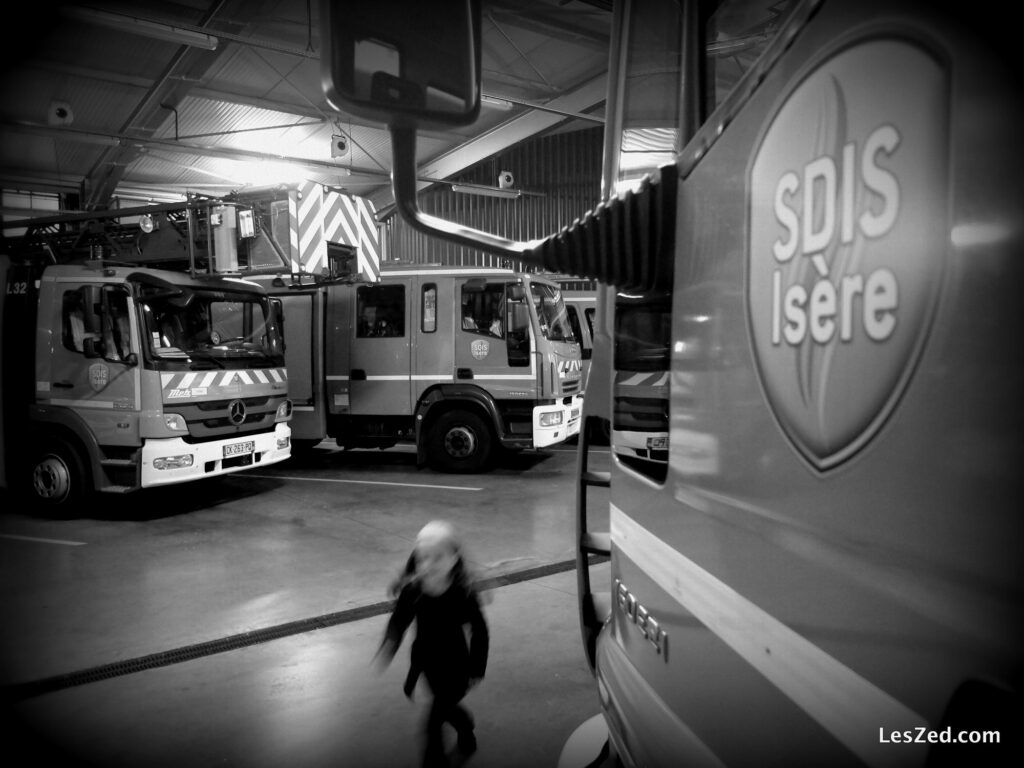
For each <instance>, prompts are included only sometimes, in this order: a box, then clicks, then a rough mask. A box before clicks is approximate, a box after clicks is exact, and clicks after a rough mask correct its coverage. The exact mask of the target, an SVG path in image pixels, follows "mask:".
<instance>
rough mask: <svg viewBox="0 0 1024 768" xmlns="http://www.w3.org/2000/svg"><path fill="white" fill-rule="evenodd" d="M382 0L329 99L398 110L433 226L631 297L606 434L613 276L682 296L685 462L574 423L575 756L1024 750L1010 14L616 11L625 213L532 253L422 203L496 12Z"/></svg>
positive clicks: (410, 176)
mask: <svg viewBox="0 0 1024 768" xmlns="http://www.w3.org/2000/svg"><path fill="white" fill-rule="evenodd" d="M328 5H329V4H325V8H327V7H328ZM387 5H388V4H387V3H384V2H378V3H375V4H373V5H372V6H367V7H365V8H361V9H360V12H359V13H358V14H346V16H345V17H344V18H343V19H342V18H338V19H332V18H331V15H330V11H329V10H327V11H326V12H325V19H326V21H327V24H326V28H325V32H324V34H325V39H324V46H325V50H326V55H324V56H323V57H322V59H321V61H322V65H323V80H324V85H325V93H326V96H327V98H328V100H329V101H330V102H331V103H332V104H335V105H336V106H337V107H338V108H339V109H343V110H347V111H349V112H350V113H353V114H358V115H361V116H366V117H373V118H374V119H378V120H384V121H386V122H387V123H388V125H389V127H390V130H391V135H392V145H393V149H394V152H393V158H394V168H393V173H392V182H393V188H394V190H395V195H396V200H397V201H398V209H399V211H400V213H401V214H402V215H403V216H404V217H406V219H407V220H408V221H410V222H411V223H412V224H413V226H415V227H417V228H418V229H420V230H422V231H424V232H432V233H434V234H435V235H437V236H439V237H445V238H448V239H449V240H453V241H455V242H460V243H473V244H476V246H477V247H481V248H487V249H488V250H490V251H492V252H494V253H498V254H515V255H516V256H517V257H518V258H523V259H525V260H526V261H527V262H528V263H532V264H538V265H541V266H543V267H545V268H547V269H550V270H551V271H556V272H565V273H569V274H578V275H581V276H584V277H591V278H596V279H598V280H600V281H601V282H602V283H604V284H606V285H608V286H611V287H609V288H608V290H607V291H604V292H603V295H602V296H603V297H602V298H600V299H599V302H598V319H599V323H598V336H597V339H596V340H595V347H594V349H595V354H594V359H593V367H592V369H591V377H590V382H589V383H588V386H587V398H586V418H587V419H588V420H589V419H590V418H604V419H608V418H611V411H612V408H611V398H612V382H613V380H614V377H615V376H616V374H617V371H616V368H615V365H616V363H615V358H614V356H613V355H611V354H607V355H604V354H603V350H610V349H611V347H612V341H613V339H611V338H604V339H603V338H602V334H604V333H605V332H606V331H607V333H608V334H615V333H616V332H617V331H619V330H620V329H622V328H623V327H624V326H622V325H619V324H616V323H615V322H614V318H611V319H609V320H608V321H607V323H602V322H600V320H601V318H602V316H604V313H612V314H614V313H616V312H618V311H619V308H620V307H619V303H618V302H617V301H616V300H615V298H614V292H616V291H617V292H622V291H628V292H629V293H630V295H631V296H633V297H635V298H634V299H633V302H634V304H635V305H642V304H644V303H647V304H649V305H650V306H652V307H655V306H658V305H659V304H661V303H662V302H663V296H664V293H665V292H666V291H667V292H668V304H669V305H670V306H671V316H670V334H669V336H668V344H667V348H666V349H665V350H664V351H665V354H666V355H667V370H668V382H667V383H668V393H667V397H668V404H669V413H668V432H669V442H668V455H667V462H666V464H665V467H664V470H657V471H656V469H655V468H654V467H652V466H649V465H647V466H645V465H637V464H635V463H630V462H625V461H622V460H621V459H620V457H619V455H618V454H617V453H616V452H615V451H614V450H613V452H612V460H611V465H610V468H609V471H608V472H598V471H592V470H590V468H589V463H588V462H589V458H590V457H589V452H588V446H587V445H586V444H585V443H584V440H585V438H581V446H580V452H579V456H580V462H579V468H578V486H577V487H578V490H579V492H578V494H577V533H578V536H577V545H578V556H577V563H578V585H579V594H578V598H579V616H580V625H581V639H582V642H583V648H584V652H585V657H586V659H587V662H588V664H589V665H590V667H591V669H592V670H593V673H594V676H595V688H596V696H597V700H598V701H599V704H600V709H601V714H600V716H598V717H597V718H596V719H595V720H592V721H588V722H587V723H585V724H583V725H582V726H581V728H580V730H579V731H578V732H577V733H575V734H573V736H572V737H571V738H570V739H569V741H568V742H567V744H566V748H565V750H564V751H563V753H562V760H561V761H560V762H561V763H562V765H566V766H567V765H573V764H577V765H582V764H596V763H598V762H600V761H602V760H604V761H606V762H607V763H609V764H617V765H625V766H641V765H642V766H660V765H681V764H688V765H689V764H692V765H714V766H722V765H741V766H747V765H758V766H763V765H772V766H775V765H778V766H792V765H865V764H866V765H892V766H902V765H915V766H921V765H966V764H985V765H1013V764H1016V763H1017V762H1018V761H1019V760H1020V758H1021V751H1022V750H1021V731H1020V723H1021V712H1022V702H1021V684H1022V670H1024V664H1022V662H1024V653H1022V649H1024V643H1022V642H1021V640H1022V638H1021V628H1022V627H1024V616H1022V612H1024V601H1022V599H1021V596H1022V595H1024V580H1022V575H1021V574H1022V571H1021V568H1020V543H1021V541H1022V540H1024V537H1022V533H1024V531H1022V525H1024V524H1022V518H1021V516H1020V513H1019V502H1020V497H1021V483H1020V479H1019V477H1020V458H1021V455H1022V447H1024V446H1022V436H1024V430H1022V426H1024V424H1022V409H1021V408H1020V393H1021V392H1022V391H1024V359H1022V358H1021V356H1020V354H1019V351H1018V350H1017V348H1016V347H1015V346H1014V344H1013V340H1014V339H1016V338H1017V336H1016V334H1017V333H1019V331H1020V309H1019V301H1020V295H1021V289H1022V279H1021V278H1022V271H1024V253H1022V247H1024V243H1022V237H1024V230H1022V228H1021V221H1024V177H1022V175H1021V169H1022V168H1024V163H1022V162H1021V161H1022V147H1021V144H1020V142H1019V140H1018V138H1017V137H1018V133H1019V126H1020V125H1021V124H1022V121H1021V118H1022V115H1021V102H1020V99H1019V93H1020V89H1019V78H1018V75H1017V68H1016V67H1015V66H1014V63H1015V62H1014V61H1012V59H1013V58H1014V57H1013V53H1014V51H1015V49H1014V47H1013V40H1012V37H1011V34H1012V32H1011V30H1012V29H1013V27H1012V25H1007V21H1006V19H1004V18H1001V14H999V13H998V12H997V11H996V9H995V8H994V7H990V6H987V5H981V6H979V5H977V4H974V5H962V6H960V5H954V4H946V3H937V4H932V3H914V2H900V1H897V0H886V1H885V2H880V1H876V0H792V1H791V2H776V1H775V0H771V1H767V0H764V1H762V0H725V2H682V3H676V2H658V1H657V0H636V1H635V2H631V1H630V0H621V1H619V2H615V3H613V11H612V34H611V55H610V58H609V62H610V70H609V74H608V83H609V89H608V98H607V103H606V106H605V114H606V142H605V148H606V151H605V165H604V173H603V179H604V184H605V185H606V188H605V200H604V202H603V203H601V204H600V205H599V206H598V207H597V208H596V209H594V210H593V211H592V212H591V213H590V214H588V215H586V216H584V217H582V218H581V219H580V220H578V221H577V222H575V223H574V224H573V225H571V226H569V227H567V228H565V229H564V230H562V231H561V232H558V233H554V234H553V235H552V236H551V237H549V238H546V239H544V240H540V241H531V242H528V243H521V242H515V241H508V240H506V239H504V238H499V237H496V236H494V235H492V234H490V233H482V232H479V231H476V230H472V229H469V228H466V227H463V226H459V225H456V224H454V223H452V222H446V221H439V220H437V219H436V217H432V216H429V215H427V214H426V213H424V212H423V211H421V210H420V209H419V208H418V206H417V204H416V200H415V135H416V130H417V128H418V127H419V126H438V125H458V124H467V123H472V121H473V120H474V119H475V117H476V115H477V110H478V109H479V94H480V89H479V83H480V80H479V71H480V70H479V66H478V64H479V61H480V59H479V47H478V43H479V18H480V8H479V5H478V4H477V3H476V2H472V1H469V2H465V3H461V4H452V5H453V7H452V8H451V9H450V10H448V11H446V13H448V14H449V17H448V18H446V19H444V21H445V23H444V24H443V28H444V29H446V30H447V31H448V32H447V34H448V37H449V38H450V39H446V40H444V41H443V45H436V46H434V45H427V44H426V43H423V44H421V45H419V46H417V44H416V40H417V38H416V35H417V30H416V29H415V28H414V26H413V25H407V26H398V27H397V28H396V25H395V24H394V18H397V16H394V15H393V13H394V11H393V9H390V8H388V7H387ZM456 6H457V7H456ZM432 10H433V9H432ZM332 22H333V23H332ZM375 47H377V48H385V49H387V50H388V51H391V52H394V57H395V58H396V59H400V60H401V62H400V63H401V66H398V65H397V63H396V65H395V66H394V67H385V68H381V67H380V62H382V61H384V59H383V58H381V57H380V56H377V57H374V56H370V55H368V50H369V51H372V49H374V48H375ZM442 52H446V53H447V57H446V58H445V60H444V61H443V62H441V61H438V58H439V57H441V56H442ZM442 96H443V97H444V98H442ZM602 381H603V382H604V383H603V384H602V383H601V382H602ZM581 435H583V436H585V435H586V429H583V430H581ZM695 443H696V444H697V446H698V447H699V448H700V452H702V453H703V454H704V455H703V457H702V458H701V459H700V460H696V459H695V458H694V457H695V455H697V453H695V449H694V445H695ZM613 448H614V445H613ZM599 488H605V489H607V497H608V498H609V502H608V504H607V508H604V509H598V508H597V505H594V504H591V502H590V499H591V498H592V497H591V495H589V492H590V491H593V490H596V489H599ZM593 498H604V495H602V496H597V495H596V494H595V495H594V496H593ZM602 506H603V505H602ZM588 507H593V508H591V509H588ZM597 512H602V513H606V514H607V520H608V526H607V528H604V527H601V528H600V529H596V528H595V527H594V526H592V525H591V522H592V521H599V520H600V518H601V517H603V515H597V514H591V513H597ZM597 525H598V526H603V521H599V522H597ZM595 556H602V557H597V558H595ZM605 557H607V558H610V559H609V560H607V561H605V560H604V558H605ZM595 560H599V561H600V562H595ZM595 568H600V569H606V573H605V571H601V572H600V575H599V576H598V575H593V574H592V571H594V569H595ZM595 573H596V572H595Z"/></svg>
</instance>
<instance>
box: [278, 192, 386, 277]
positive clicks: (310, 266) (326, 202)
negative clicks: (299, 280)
mask: <svg viewBox="0 0 1024 768" xmlns="http://www.w3.org/2000/svg"><path fill="white" fill-rule="evenodd" d="M292 200H293V201H294V212H293V216H292V241H293V245H294V246H295V249H294V251H293V253H298V254H299V260H298V263H293V264H292V269H293V270H295V271H303V272H307V273H309V272H319V271H320V270H321V269H323V268H324V267H325V266H326V264H327V243H328V242H332V243H341V244H343V245H351V246H354V247H355V248H356V251H357V254H358V265H359V267H358V268H359V273H360V274H361V275H363V276H364V277H366V278H367V279H370V280H378V279H380V249H381V239H380V228H379V227H378V226H377V222H376V220H375V219H374V210H373V204H372V203H370V201H368V200H365V199H363V198H361V197H351V196H349V195H344V194H341V193H339V192H334V191H331V190H325V189H324V187H323V186H321V185H320V184H316V183H305V184H300V185H299V186H298V188H297V190H296V191H295V192H293V193H292Z"/></svg>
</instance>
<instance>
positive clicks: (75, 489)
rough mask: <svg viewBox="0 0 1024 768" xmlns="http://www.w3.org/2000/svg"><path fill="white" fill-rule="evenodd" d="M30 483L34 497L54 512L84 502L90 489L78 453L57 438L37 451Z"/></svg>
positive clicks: (33, 460) (33, 459)
mask: <svg viewBox="0 0 1024 768" xmlns="http://www.w3.org/2000/svg"><path fill="white" fill-rule="evenodd" d="M29 479H30V483H31V484H30V486H29V490H30V492H31V494H32V497H33V498H34V499H35V500H36V501H39V502H42V503H43V504H44V505H46V506H47V507H49V508H51V509H58V508H60V509H64V508H68V507H71V506H72V505H73V504H74V503H75V502H77V501H81V500H82V499H83V498H84V497H85V495H86V491H87V490H88V485H89V483H88V475H87V474H86V471H85V465H84V464H83V463H82V459H81V457H80V456H79V455H78V451H76V450H75V449H74V448H73V447H71V445H69V444H68V443H67V442H66V441H64V440H61V439H56V438H55V439H53V440H50V441H48V442H47V443H46V444H44V445H42V446H40V447H39V448H37V449H36V452H35V454H34V456H33V458H32V465H31V475H30V477H29Z"/></svg>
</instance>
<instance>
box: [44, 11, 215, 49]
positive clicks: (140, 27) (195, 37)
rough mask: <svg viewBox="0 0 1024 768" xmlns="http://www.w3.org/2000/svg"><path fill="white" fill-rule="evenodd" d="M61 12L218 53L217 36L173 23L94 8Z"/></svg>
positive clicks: (101, 24)
mask: <svg viewBox="0 0 1024 768" xmlns="http://www.w3.org/2000/svg"><path fill="white" fill-rule="evenodd" d="M61 13H62V14H63V15H64V16H67V17H69V18H72V19H77V20H78V21H84V22H86V23H87V24H96V25H98V26H101V27H108V28H109V29H116V30H119V31H121V32H129V33H131V34H134V35H142V36H144V37H152V38H156V39H157V40H166V41H168V42H171V43H178V44H179V45H191V46H192V47H193V48H205V49H206V50H208V51H215V50H217V46H218V45H219V44H220V41H219V40H218V39H217V38H216V37H214V36H213V35H208V34H206V33H205V32H196V31H194V30H191V29H185V28H183V27H176V26H174V25H173V24H165V23H164V22H161V21H153V20H151V19H142V18H139V17H138V16H129V15H127V14H124V13H112V12H109V11H99V10H96V9H95V8H75V7H71V6H64V7H63V8H61Z"/></svg>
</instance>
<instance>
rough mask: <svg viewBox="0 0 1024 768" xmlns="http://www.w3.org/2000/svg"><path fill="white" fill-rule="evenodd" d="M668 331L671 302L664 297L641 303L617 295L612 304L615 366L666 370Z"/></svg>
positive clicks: (631, 368) (631, 369)
mask: <svg viewBox="0 0 1024 768" xmlns="http://www.w3.org/2000/svg"><path fill="white" fill-rule="evenodd" d="M659 299H660V300H659ZM671 332H672V305H671V303H669V302H668V301H667V300H665V299H664V298H663V297H659V298H658V299H654V300H650V301H645V302H643V303H640V302H629V301H627V300H625V299H624V298H623V297H622V296H621V295H620V297H619V298H618V300H617V302H616V305H615V368H616V369H617V370H620V371H666V370H668V351H669V350H668V348H669V340H670V338H671Z"/></svg>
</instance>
